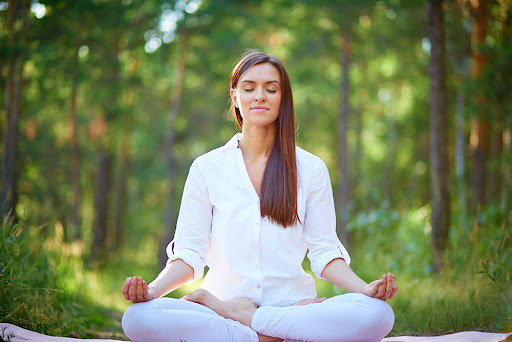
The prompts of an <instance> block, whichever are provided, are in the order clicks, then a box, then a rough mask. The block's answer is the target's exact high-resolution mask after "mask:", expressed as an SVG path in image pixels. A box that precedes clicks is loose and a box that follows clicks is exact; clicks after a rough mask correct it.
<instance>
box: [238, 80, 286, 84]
mask: <svg viewBox="0 0 512 342" xmlns="http://www.w3.org/2000/svg"><path fill="white" fill-rule="evenodd" d="M244 83H256V82H255V81H251V80H244V81H242V84H244ZM270 83H277V84H279V82H278V81H267V82H265V84H270ZM279 85H280V84H279Z"/></svg>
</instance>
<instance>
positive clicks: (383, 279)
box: [375, 275, 387, 299]
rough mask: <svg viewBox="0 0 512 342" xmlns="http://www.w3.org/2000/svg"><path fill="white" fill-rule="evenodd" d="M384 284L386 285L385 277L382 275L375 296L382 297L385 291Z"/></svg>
mask: <svg viewBox="0 0 512 342" xmlns="http://www.w3.org/2000/svg"><path fill="white" fill-rule="evenodd" d="M386 286H387V277H386V276H385V275H383V276H382V283H381V285H380V287H379V291H378V292H377V294H376V296H375V298H380V299H382V298H383V296H384V294H385V293H386Z"/></svg>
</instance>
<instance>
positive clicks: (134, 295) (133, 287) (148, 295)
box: [123, 277, 156, 303]
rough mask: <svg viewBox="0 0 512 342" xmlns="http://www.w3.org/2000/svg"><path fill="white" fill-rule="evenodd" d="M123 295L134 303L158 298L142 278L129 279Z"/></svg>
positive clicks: (125, 284)
mask: <svg viewBox="0 0 512 342" xmlns="http://www.w3.org/2000/svg"><path fill="white" fill-rule="evenodd" d="M123 295H124V298H125V299H126V300H129V301H131V302H132V303H140V302H147V301H150V300H151V299H154V298H156V297H155V295H154V294H153V293H152V291H151V288H149V287H148V285H147V284H146V282H145V281H144V280H142V278H141V277H128V278H126V282H125V283H124V286H123Z"/></svg>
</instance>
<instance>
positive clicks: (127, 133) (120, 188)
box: [113, 90, 133, 249]
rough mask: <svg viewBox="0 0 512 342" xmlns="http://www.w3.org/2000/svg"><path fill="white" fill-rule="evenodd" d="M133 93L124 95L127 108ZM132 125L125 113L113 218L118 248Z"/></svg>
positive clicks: (120, 241) (115, 243) (117, 246)
mask: <svg viewBox="0 0 512 342" xmlns="http://www.w3.org/2000/svg"><path fill="white" fill-rule="evenodd" d="M132 99H133V93H132V91H131V90H128V92H127V94H126V96H125V105H126V107H127V108H130V107H131V106H132V102H133V101H132ZM132 125H133V115H131V113H127V116H126V117H125V121H124V126H123V136H122V138H121V165H120V169H119V176H118V183H117V191H116V197H117V198H116V214H115V215H116V216H115V220H114V234H113V235H114V236H113V241H114V248H116V249H119V248H120V247H121V246H122V245H123V242H124V232H125V227H124V222H125V215H126V204H127V201H128V199H127V181H128V173H129V169H130V163H131V144H130V140H131V132H132Z"/></svg>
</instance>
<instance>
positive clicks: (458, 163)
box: [455, 57, 469, 212]
mask: <svg viewBox="0 0 512 342" xmlns="http://www.w3.org/2000/svg"><path fill="white" fill-rule="evenodd" d="M468 74H469V58H468V57H464V59H463V62H462V66H461V70H460V72H459V82H460V83H463V82H464V81H465V80H466V79H467V77H468ZM465 102H466V94H465V92H464V87H463V86H462V85H459V86H458V87H457V98H456V104H455V174H456V177H457V193H458V201H459V208H460V210H461V211H462V212H466V201H467V199H466V182H465V180H464V173H465V166H464V164H465V159H466V158H465V151H464V150H465V146H466V139H465V134H464V122H465V118H464V116H465V115H464V112H465Z"/></svg>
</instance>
